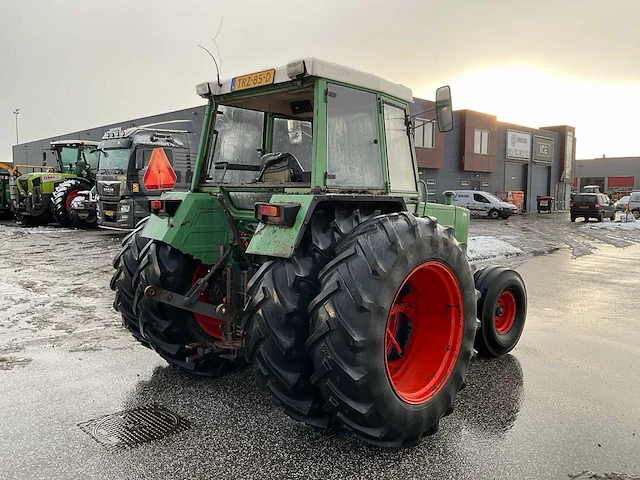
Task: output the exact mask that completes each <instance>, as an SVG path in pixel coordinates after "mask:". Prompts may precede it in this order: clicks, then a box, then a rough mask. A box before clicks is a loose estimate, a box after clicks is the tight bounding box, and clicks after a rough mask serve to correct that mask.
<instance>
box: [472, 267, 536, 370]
mask: <svg viewBox="0 0 640 480" xmlns="http://www.w3.org/2000/svg"><path fill="white" fill-rule="evenodd" d="M474 280H475V286H476V289H477V290H478V291H479V292H480V295H481V296H480V299H479V300H478V314H479V317H480V330H479V331H478V334H477V335H476V341H475V348H476V349H477V350H478V352H480V353H481V354H482V355H483V356H486V357H499V356H502V355H505V354H506V353H509V352H510V351H511V350H513V348H514V347H515V346H516V344H517V343H518V340H520V336H521V335H522V331H523V330H524V324H525V321H526V318H527V291H526V289H525V286H524V282H523V281H522V277H520V275H519V274H518V272H516V271H515V270H511V269H508V268H504V267H497V266H494V267H488V268H485V269H483V270H478V271H477V272H476V273H475V274H474Z"/></svg>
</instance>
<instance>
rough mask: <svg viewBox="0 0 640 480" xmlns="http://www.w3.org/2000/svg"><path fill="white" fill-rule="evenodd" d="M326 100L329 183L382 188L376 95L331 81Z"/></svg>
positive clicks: (360, 187) (335, 185) (353, 186)
mask: <svg viewBox="0 0 640 480" xmlns="http://www.w3.org/2000/svg"><path fill="white" fill-rule="evenodd" d="M327 102H328V104H327V186H328V187H341V188H353V189H382V188H383V187H384V182H383V179H382V160H381V153H380V139H379V138H378V136H379V130H378V100H377V97H376V95H375V94H373V93H369V92H363V91H360V90H356V89H353V88H349V87H343V86H340V85H334V84H328V88H327ZM413 190H415V187H414V189H413Z"/></svg>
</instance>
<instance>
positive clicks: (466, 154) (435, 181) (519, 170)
mask: <svg viewBox="0 0 640 480" xmlns="http://www.w3.org/2000/svg"><path fill="white" fill-rule="evenodd" d="M433 106H434V104H433V102H430V101H428V100H422V99H418V98H416V99H414V103H413V104H412V105H411V112H412V116H414V115H415V116H416V118H415V119H414V130H415V145H416V157H417V162H418V169H419V172H420V178H421V179H422V180H424V181H425V182H426V183H427V188H428V192H429V195H430V198H433V199H434V200H435V201H437V202H440V203H441V202H443V201H444V195H443V192H444V191H446V190H484V191H488V192H492V193H496V192H506V191H522V192H524V197H525V206H524V208H525V210H528V211H535V210H536V199H537V196H538V195H552V196H553V197H555V199H556V203H555V206H556V208H557V209H564V208H567V207H568V205H569V199H570V195H571V185H572V183H573V178H574V174H573V170H574V168H573V165H574V159H575V147H576V137H575V128H573V127H570V126H567V125H562V126H554V127H544V128H541V129H536V128H531V127H525V126H522V125H514V124H509V123H504V122H499V121H498V119H497V118H496V116H494V115H488V114H485V113H480V112H475V111H473V110H458V111H456V112H454V121H455V128H454V129H453V130H452V131H451V132H448V133H446V134H442V133H440V132H438V130H437V128H436V127H435V125H434V124H433V123H430V124H425V123H424V121H423V120H421V119H420V112H424V111H425V110H428V109H429V108H431V107H433ZM431 116H433V114H432V113H431ZM424 129H427V132H424V131H422V130H424Z"/></svg>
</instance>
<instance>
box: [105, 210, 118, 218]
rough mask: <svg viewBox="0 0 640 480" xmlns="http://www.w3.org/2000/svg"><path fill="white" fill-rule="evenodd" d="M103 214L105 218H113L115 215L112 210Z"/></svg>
mask: <svg viewBox="0 0 640 480" xmlns="http://www.w3.org/2000/svg"><path fill="white" fill-rule="evenodd" d="M104 214H105V215H106V216H107V217H113V216H114V215H115V214H116V212H114V211H113V210H105V211H104Z"/></svg>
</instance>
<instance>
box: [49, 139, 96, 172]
mask: <svg viewBox="0 0 640 480" xmlns="http://www.w3.org/2000/svg"><path fill="white" fill-rule="evenodd" d="M97 146H98V142H85V141H82V140H62V141H57V142H51V152H52V153H53V156H54V159H55V162H56V165H57V170H58V171H59V172H60V173H69V174H73V175H76V176H78V177H81V178H86V179H94V178H95V175H96V170H97V168H98V154H97V152H96V151H95V149H96V147H97ZM43 157H44V160H45V163H46V152H45V155H44V156H43Z"/></svg>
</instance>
